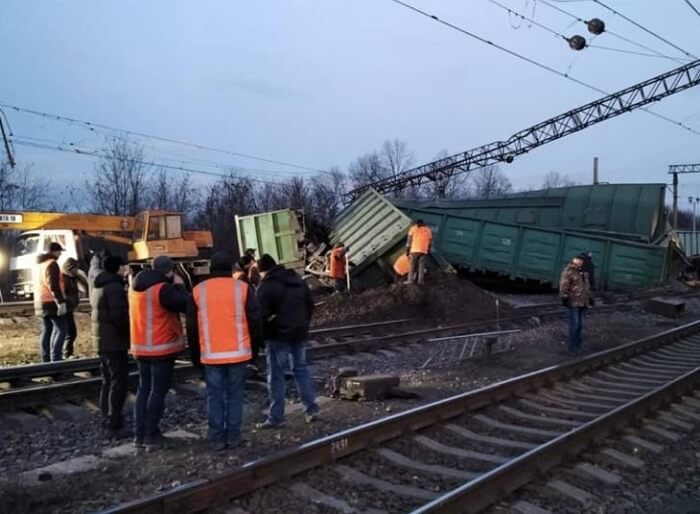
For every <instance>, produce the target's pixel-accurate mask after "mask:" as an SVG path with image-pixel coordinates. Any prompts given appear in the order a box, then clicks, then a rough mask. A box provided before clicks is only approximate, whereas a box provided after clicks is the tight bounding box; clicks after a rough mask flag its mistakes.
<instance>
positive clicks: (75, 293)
mask: <svg viewBox="0 0 700 514" xmlns="http://www.w3.org/2000/svg"><path fill="white" fill-rule="evenodd" d="M79 270H80V267H79V265H78V261H76V260H75V259H74V258H73V257H68V258H67V259H66V262H64V263H63V266H62V267H61V273H62V274H63V295H64V296H65V297H66V309H67V311H68V312H67V313H66V339H65V342H64V344H63V358H64V359H69V358H71V357H72V356H73V351H74V345H75V340H76V339H77V338H78V327H77V326H76V325H75V310H76V309H77V308H78V305H79V304H80V287H79V286H78V271H79Z"/></svg>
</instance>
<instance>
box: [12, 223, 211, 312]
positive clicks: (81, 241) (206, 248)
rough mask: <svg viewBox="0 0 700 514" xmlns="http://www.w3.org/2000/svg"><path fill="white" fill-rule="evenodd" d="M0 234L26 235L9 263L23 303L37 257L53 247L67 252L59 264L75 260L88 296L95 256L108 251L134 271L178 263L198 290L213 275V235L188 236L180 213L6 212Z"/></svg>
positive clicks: (195, 233)
mask: <svg viewBox="0 0 700 514" xmlns="http://www.w3.org/2000/svg"><path fill="white" fill-rule="evenodd" d="M0 230H14V231H20V232H21V233H20V234H19V235H18V236H17V238H16V239H15V241H14V246H13V248H12V255H11V258H10V260H9V271H10V293H11V294H12V295H13V296H14V297H15V298H19V299H29V298H31V297H32V295H33V289H34V287H33V283H34V282H33V270H34V268H35V266H36V262H37V256H38V255H40V254H42V253H45V252H46V251H48V248H49V245H50V244H51V243H52V242H56V243H59V244H60V245H61V246H62V247H63V248H64V250H65V251H64V252H63V254H62V255H61V259H59V265H60V264H63V262H64V261H65V260H66V259H67V258H69V257H72V258H74V259H76V260H77V261H78V263H79V264H80V269H81V270H82V273H80V274H79V287H80V289H81V292H82V293H83V294H86V293H87V289H88V284H87V275H86V272H87V269H88V265H89V262H90V259H91V257H92V255H94V254H95V253H97V252H99V251H101V250H103V249H108V250H110V252H111V253H112V254H114V255H120V256H122V257H123V258H125V259H126V260H127V262H128V263H129V268H130V272H131V273H132V274H133V273H137V272H138V271H139V270H141V269H143V268H146V267H148V266H149V265H150V263H151V262H152V261H153V259H154V258H155V257H157V256H159V255H167V256H168V257H170V258H172V259H173V260H174V261H175V264H176V272H177V274H178V275H180V277H181V278H182V279H183V281H184V282H185V284H186V285H188V286H189V287H192V286H193V285H194V284H195V283H196V282H197V280H198V278H199V277H200V276H202V275H206V274H208V273H209V257H210V255H209V254H210V252H211V248H212V246H213V240H212V235H211V232H208V231H183V230H182V215H181V214H180V213H177V212H167V211H159V210H147V211H144V212H141V213H139V214H138V215H136V216H109V215H99V214H73V213H56V212H0Z"/></svg>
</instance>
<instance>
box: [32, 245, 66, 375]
mask: <svg viewBox="0 0 700 514" xmlns="http://www.w3.org/2000/svg"><path fill="white" fill-rule="evenodd" d="M62 252H63V247H62V246H61V245H60V244H58V243H51V244H50V245H49V251H48V253H45V254H41V255H39V257H37V268H36V270H34V277H33V279H34V312H35V314H36V315H37V316H39V317H40V318H41V335H40V336H39V353H40V354H41V360H42V362H52V361H60V360H61V359H63V340H64V339H65V338H66V314H67V313H68V307H67V305H66V298H65V295H64V294H63V289H64V286H63V275H62V274H61V269H60V268H59V266H58V262H57V260H58V258H59V257H60V256H61V253H62Z"/></svg>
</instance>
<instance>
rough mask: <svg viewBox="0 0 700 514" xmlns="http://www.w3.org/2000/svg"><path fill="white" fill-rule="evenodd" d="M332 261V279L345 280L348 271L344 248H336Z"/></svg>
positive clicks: (333, 251) (329, 267)
mask: <svg viewBox="0 0 700 514" xmlns="http://www.w3.org/2000/svg"><path fill="white" fill-rule="evenodd" d="M330 261H331V262H330V263H329V265H328V271H329V274H330V276H331V278H345V273H346V271H347V270H346V268H345V256H344V255H343V248H334V249H333V250H332V251H331V254H330Z"/></svg>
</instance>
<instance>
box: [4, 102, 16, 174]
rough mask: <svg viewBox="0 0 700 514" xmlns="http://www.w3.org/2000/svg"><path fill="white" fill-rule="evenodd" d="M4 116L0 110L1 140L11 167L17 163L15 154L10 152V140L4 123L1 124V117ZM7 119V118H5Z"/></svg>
mask: <svg viewBox="0 0 700 514" xmlns="http://www.w3.org/2000/svg"><path fill="white" fill-rule="evenodd" d="M3 116H5V113H4V112H2V110H0V136H2V140H3V142H4V144H5V152H7V162H9V163H10V166H12V167H13V168H14V167H15V165H16V164H17V162H16V161H15V156H14V154H13V153H12V144H11V143H10V140H9V139H8V137H7V133H6V132H5V125H3V124H2V118H3ZM5 119H7V118H5ZM8 129H9V122H8Z"/></svg>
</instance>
